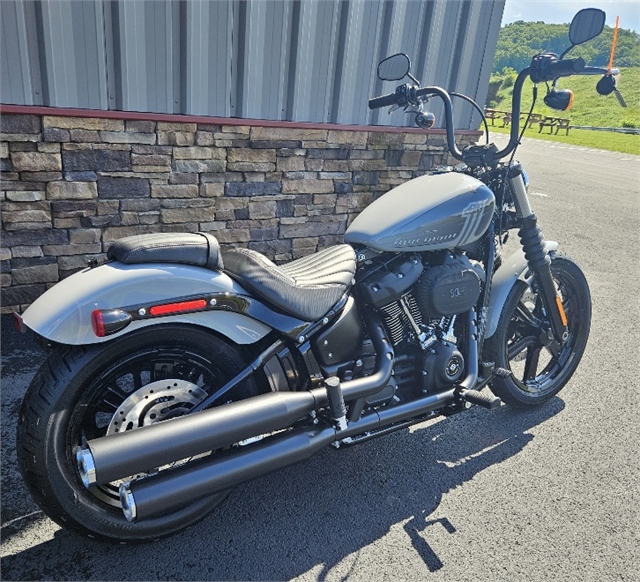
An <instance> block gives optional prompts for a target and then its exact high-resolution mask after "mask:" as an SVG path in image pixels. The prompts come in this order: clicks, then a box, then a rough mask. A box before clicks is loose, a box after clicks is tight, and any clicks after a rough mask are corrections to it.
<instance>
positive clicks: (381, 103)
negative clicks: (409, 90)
mask: <svg viewBox="0 0 640 582" xmlns="http://www.w3.org/2000/svg"><path fill="white" fill-rule="evenodd" d="M396 102H397V96H396V94H395V93H389V94H388V95H381V96H380V97H373V98H372V99H369V109H379V108H380V107H386V106H387V105H389V106H390V105H395V104H396Z"/></svg>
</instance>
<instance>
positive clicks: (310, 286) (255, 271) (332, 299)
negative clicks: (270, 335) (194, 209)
mask: <svg viewBox="0 0 640 582" xmlns="http://www.w3.org/2000/svg"><path fill="white" fill-rule="evenodd" d="M224 263H225V272H226V273H227V274H229V275H230V276H231V277H232V278H234V279H236V280H237V281H238V282H239V283H240V284H241V285H243V286H245V287H246V288H248V289H250V290H251V291H253V292H254V293H255V294H256V295H258V296H259V297H261V298H263V299H265V300H267V301H268V302H269V303H271V304H272V305H274V306H276V307H278V308H279V309H281V310H282V311H284V312H286V313H288V314H290V315H293V316H294V317H297V318H298V319H302V320H304V321H317V320H318V319H320V318H321V317H322V316H323V315H325V314H326V313H327V311H329V310H330V309H331V308H332V307H333V306H334V305H335V304H336V303H337V302H338V301H339V300H340V298H341V297H342V296H343V295H344V294H345V293H346V292H347V291H348V290H349V288H350V287H351V285H352V284H353V277H354V275H355V272H356V254H355V251H354V250H353V248H351V246H349V245H346V244H343V245H336V246H332V247H329V248H327V249H324V250H322V251H320V252H317V253H315V254H313V255H308V256H306V257H302V258H301V259H296V260H295V261H291V262H290V263H286V264H284V265H280V266H278V265H276V264H274V263H272V262H271V261H270V260H269V259H268V258H267V257H265V256H264V255H262V254H260V253H259V252H257V251H254V250H251V249H237V250H234V251H228V252H226V253H225V254H224Z"/></svg>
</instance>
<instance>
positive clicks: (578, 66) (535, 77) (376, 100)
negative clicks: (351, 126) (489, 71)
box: [369, 55, 608, 162]
mask: <svg viewBox="0 0 640 582" xmlns="http://www.w3.org/2000/svg"><path fill="white" fill-rule="evenodd" d="M537 58H540V59H541V60H540V61H538V62H536V59H537ZM545 59H546V60H545ZM607 72H608V70H607V69H603V68H600V67H586V66H585V62H584V59H582V58H581V57H578V58H576V59H563V60H557V57H556V56H555V55H538V57H534V60H533V61H532V66H529V67H527V68H526V69H523V70H522V71H520V74H519V75H518V78H517V79H516V82H515V83H514V86H513V95H512V98H511V119H512V123H511V134H510V137H509V143H508V144H507V146H506V147H505V148H504V149H503V150H500V151H496V150H497V148H495V146H493V145H492V146H491V147H493V148H494V150H493V151H492V152H491V153H490V156H489V158H488V159H491V158H492V159H493V160H494V162H497V161H498V160H500V159H502V158H504V157H506V156H508V155H509V154H510V153H512V152H513V150H514V149H515V148H516V147H517V145H518V140H519V137H520V136H519V132H520V101H521V95H522V87H523V85H524V82H525V81H526V79H527V78H528V77H531V80H532V81H533V82H534V83H540V82H546V81H552V80H554V79H557V78H558V77H570V76H572V75H597V74H606V73H607ZM404 87H406V89H405V90H404V91H396V92H395V93H389V94H387V95H381V96H380V97H373V98H372V99H369V109H379V108H380V107H387V106H392V105H407V100H406V99H407V96H408V97H409V103H411V104H417V102H419V99H420V97H423V96H427V95H437V96H438V97H440V99H442V102H443V104H444V110H445V129H446V132H447V146H448V148H449V152H450V153H451V155H452V156H453V157H454V158H456V159H458V160H460V161H467V160H466V159H465V156H464V154H463V152H461V151H460V150H459V149H458V146H457V144H456V143H455V137H454V130H453V110H452V107H451V97H450V95H449V92H447V91H445V90H444V89H442V88H441V87H418V88H416V87H409V86H408V85H406V86H404ZM398 89H400V88H398ZM477 147H480V146H476V149H477ZM486 147H489V146H486Z"/></svg>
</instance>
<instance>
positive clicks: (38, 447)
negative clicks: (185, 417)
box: [17, 325, 258, 543]
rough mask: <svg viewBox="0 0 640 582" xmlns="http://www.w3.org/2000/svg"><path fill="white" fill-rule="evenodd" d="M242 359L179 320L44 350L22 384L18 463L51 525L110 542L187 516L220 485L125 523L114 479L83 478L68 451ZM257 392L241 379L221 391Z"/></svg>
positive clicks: (159, 408)
mask: <svg viewBox="0 0 640 582" xmlns="http://www.w3.org/2000/svg"><path fill="white" fill-rule="evenodd" d="M244 366H245V362H244V361H243V358H242V357H241V355H240V353H239V351H238V349H237V347H236V346H232V345H229V344H227V343H226V342H224V341H222V340H221V339H219V338H217V337H215V336H213V335H211V334H210V333H208V332H206V331H204V330H200V329H198V328H193V327H188V326H179V325H165V326H158V327H157V328H145V329H142V330H140V331H137V332H134V333H132V334H130V335H127V336H124V337H122V338H118V339H116V340H114V341H112V342H109V343H107V344H100V345H96V346H89V347H85V346H79V347H65V348H64V349H62V350H57V351H54V352H53V353H52V354H51V355H50V356H49V358H48V359H47V361H46V362H45V363H44V364H43V366H42V367H41V368H40V370H39V371H38V373H37V374H36V376H35V377H34V379H33V381H32V383H31V385H30V386H29V389H28V391H27V394H26V396H25V398H24V401H23V404H22V408H21V411H20V418H19V423H18V439H17V452H18V462H19V467H20V471H21V473H22V476H23V478H24V480H25V482H26V484H27V486H28V488H29V490H30V491H31V493H32V495H33V497H34V498H35V500H36V502H37V503H38V505H39V506H40V507H41V508H42V510H43V511H44V512H45V513H46V514H47V515H48V516H49V517H50V518H51V519H53V520H54V521H55V522H57V523H58V524H59V525H61V526H63V527H66V528H70V529H73V530H75V531H76V532H79V533H81V534H84V535H88V536H89V537H95V538H99V539H102V540H107V541H112V542H120V543H122V542H140V541H146V540H151V539H156V538H159V537H162V536H165V535H169V534H172V533H175V532H177V531H179V530H181V529H184V528H186V527H188V526H190V525H192V524H194V523H196V522H197V521H199V520H200V519H202V518H203V517H204V516H205V515H207V514H208V513H209V512H210V511H211V510H213V509H214V508H215V507H216V506H217V505H219V504H220V503H221V502H222V501H223V500H224V499H225V497H226V496H227V495H228V492H223V493H219V494H216V495H212V496H211V497H208V498H205V499H202V500H199V501H195V502H193V503H190V504H188V505H186V506H185V507H183V508H181V509H179V510H177V511H175V512H173V513H169V514H167V515H163V516H160V517H157V518H153V519H148V520H145V521H143V522H141V523H129V522H128V521H127V520H126V519H125V517H124V515H123V513H122V508H121V504H120V500H119V496H118V485H119V482H118V483H110V484H108V485H106V486H100V487H92V488H90V489H87V488H85V487H84V486H83V484H82V481H81V478H80V475H79V472H78V468H77V463H76V458H75V454H74V451H75V449H76V447H77V446H79V445H84V444H85V443H86V442H87V441H88V440H91V439H94V438H98V437H101V436H104V435H106V434H113V433H114V432H119V431H120V430H135V429H136V428H138V427H139V426H143V425H146V424H152V423H153V422H157V421H160V420H166V419H168V418H172V417H175V416H181V415H182V414H185V413H187V412H188V411H189V409H191V408H193V406H195V405H196V404H197V403H198V402H200V401H201V400H203V399H204V398H205V397H206V396H207V395H208V394H211V393H213V391H215V390H216V389H218V388H220V387H221V386H222V385H223V384H224V383H225V382H226V381H228V380H229V379H231V378H232V377H233V376H234V375H235V374H237V373H238V372H239V371H240V370H241V369H242V368H243V367H244ZM165 386H166V388H165ZM156 387H158V388H162V390H163V392H162V394H160V393H159V391H158V390H157V389H156V390H155V393H154V388H156ZM165 391H166V392H165ZM257 393H258V387H257V384H256V382H255V381H253V380H249V381H247V382H245V383H243V384H242V385H240V386H238V387H237V388H236V389H234V391H233V393H230V394H229V395H228V398H229V399H240V398H245V397H248V396H253V395H255V394H257ZM123 419H124V421H123Z"/></svg>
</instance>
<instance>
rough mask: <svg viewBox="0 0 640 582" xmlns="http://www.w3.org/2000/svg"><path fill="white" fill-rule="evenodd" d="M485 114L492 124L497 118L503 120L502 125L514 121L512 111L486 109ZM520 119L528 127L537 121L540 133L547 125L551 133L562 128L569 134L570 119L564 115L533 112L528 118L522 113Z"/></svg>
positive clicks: (504, 125)
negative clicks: (546, 114)
mask: <svg viewBox="0 0 640 582" xmlns="http://www.w3.org/2000/svg"><path fill="white" fill-rule="evenodd" d="M484 116H485V117H486V118H487V119H490V120H491V125H494V124H495V120H496V119H497V120H502V127H506V126H507V125H509V124H510V123H511V121H512V117H513V114H512V113H511V111H499V110H498V109H485V110H484ZM520 119H521V120H523V121H526V123H527V128H530V127H531V126H532V125H533V124H535V123H537V124H538V125H539V126H540V129H539V130H538V133H540V132H541V131H542V130H543V129H544V128H545V127H548V128H549V133H553V130H554V128H555V130H556V135H558V132H559V131H560V130H561V129H564V130H565V131H566V135H569V129H570V127H571V126H570V125H569V124H570V122H571V120H570V119H566V118H564V117H548V116H543V115H541V114H540V113H532V114H531V116H530V117H529V118H528V119H527V114H526V113H521V114H520Z"/></svg>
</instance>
